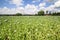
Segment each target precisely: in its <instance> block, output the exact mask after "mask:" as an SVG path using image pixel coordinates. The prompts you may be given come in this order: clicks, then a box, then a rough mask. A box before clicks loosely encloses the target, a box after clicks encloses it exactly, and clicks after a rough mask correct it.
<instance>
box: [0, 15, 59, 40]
mask: <svg viewBox="0 0 60 40" xmlns="http://www.w3.org/2000/svg"><path fill="white" fill-rule="evenodd" d="M0 40H60V16H0Z"/></svg>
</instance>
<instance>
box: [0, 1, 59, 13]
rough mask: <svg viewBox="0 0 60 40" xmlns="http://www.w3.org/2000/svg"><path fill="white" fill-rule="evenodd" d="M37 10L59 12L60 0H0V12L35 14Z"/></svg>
mask: <svg viewBox="0 0 60 40" xmlns="http://www.w3.org/2000/svg"><path fill="white" fill-rule="evenodd" d="M39 10H44V11H46V10H48V11H57V12H60V0H0V14H15V13H22V14H36V13H37V12H38V11H39Z"/></svg>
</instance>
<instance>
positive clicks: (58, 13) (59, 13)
mask: <svg viewBox="0 0 60 40" xmlns="http://www.w3.org/2000/svg"><path fill="white" fill-rule="evenodd" d="M52 15H55V16H56V15H57V16H58V15H60V12H57V13H56V12H55V13H52Z"/></svg>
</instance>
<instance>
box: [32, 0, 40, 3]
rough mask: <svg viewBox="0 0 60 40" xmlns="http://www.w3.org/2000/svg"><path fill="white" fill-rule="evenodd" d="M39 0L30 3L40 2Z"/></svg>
mask: <svg viewBox="0 0 60 40" xmlns="http://www.w3.org/2000/svg"><path fill="white" fill-rule="evenodd" d="M40 1H41V0H33V1H32V3H35V2H40Z"/></svg>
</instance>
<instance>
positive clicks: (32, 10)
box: [25, 4, 38, 14]
mask: <svg viewBox="0 0 60 40" xmlns="http://www.w3.org/2000/svg"><path fill="white" fill-rule="evenodd" d="M37 11H38V9H37V6H35V5H30V4H27V5H26V6H25V13H26V14H35V13H37Z"/></svg>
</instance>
